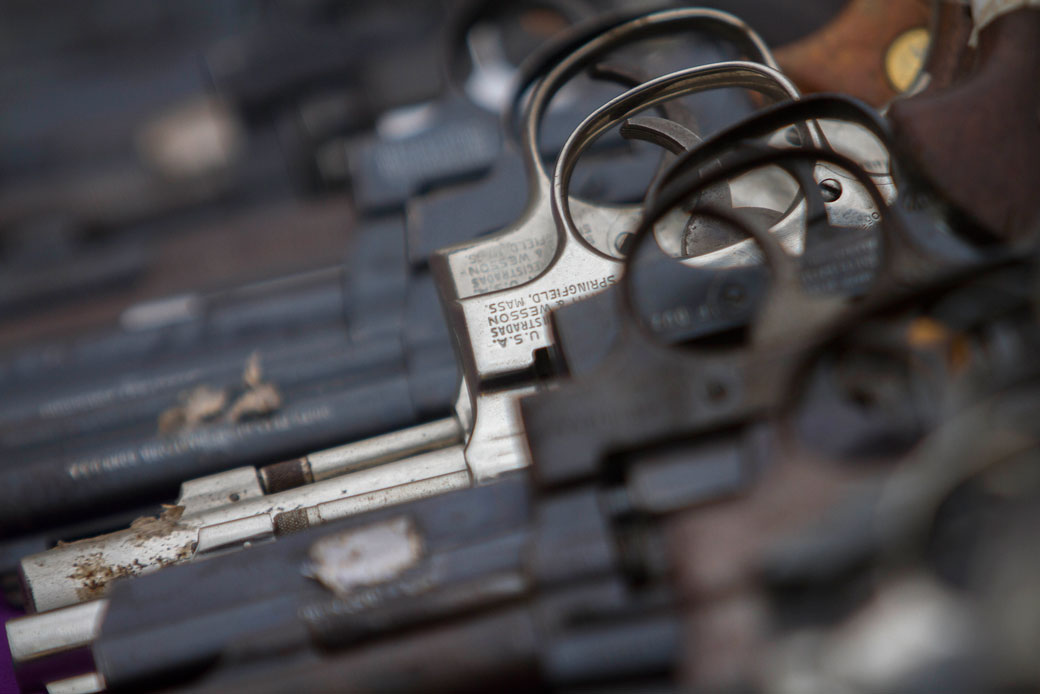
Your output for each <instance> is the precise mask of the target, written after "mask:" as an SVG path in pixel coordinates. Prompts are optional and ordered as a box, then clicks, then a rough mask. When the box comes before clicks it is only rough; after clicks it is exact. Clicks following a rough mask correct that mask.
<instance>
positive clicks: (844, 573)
mask: <svg viewBox="0 0 1040 694" xmlns="http://www.w3.org/2000/svg"><path fill="white" fill-rule="evenodd" d="M853 4H854V5H856V4H857V3H853ZM867 4H871V3H867ZM873 4H874V5H877V4H878V3H873ZM530 5H531V7H533V8H534V10H530V11H529V16H524V17H520V18H519V19H518V18H517V17H518V16H514V17H512V18H511V19H509V21H508V22H505V23H506V24H508V25H511V26H514V28H515V27H516V26H524V27H528V29H530V31H529V33H528V35H527V36H526V38H525V40H527V41H528V42H530V43H532V44H533V43H536V42H534V40H533V39H532V36H535V35H537V34H538V32H539V31H542V32H543V33H544V34H545V35H544V36H540V37H539V40H538V42H537V43H539V44H540V45H537V46H535V45H531V46H528V47H527V50H526V52H527V53H528V54H529V55H528V56H527V58H526V60H524V61H523V62H522V63H521V64H520V67H519V68H514V67H512V65H511V64H510V62H509V61H507V60H506V59H505V58H504V57H503V54H502V52H501V50H500V49H501V45H500V44H501V36H499V35H496V34H494V32H493V31H492V29H491V28H489V27H490V25H489V23H488V22H489V20H487V19H486V17H484V15H482V14H481V13H482V12H483V13H484V14H487V13H488V12H489V10H488V7H493V6H494V4H493V3H468V4H464V8H465V9H464V10H459V11H457V12H456V13H455V14H454V15H453V18H452V22H451V23H450V28H451V31H450V32H449V34H450V38H449V39H445V44H446V45H450V46H459V45H466V46H468V48H469V50H468V53H469V54H468V56H465V60H464V61H462V62H465V63H467V66H465V67H461V68H460V66H459V65H458V64H457V63H458V62H459V59H458V56H457V55H456V54H454V53H452V54H450V55H446V56H442V63H443V64H442V65H441V67H440V68H438V69H441V73H440V74H442V75H447V77H446V78H445V80H444V81H445V85H446V86H445V87H444V88H443V89H442V90H441V91H440V92H439V94H438V95H437V96H436V97H435V98H433V99H432V100H426V101H424V102H423V103H422V105H421V106H415V107H410V108H407V109H403V108H398V109H397V110H396V111H395V112H394V117H393V118H389V119H383V120H382V121H381V127H380V129H378V130H370V131H368V134H367V135H364V136H352V137H349V138H347V137H330V136H328V135H329V134H328V133H325V135H323V136H322V138H317V139H320V140H321V142H322V145H321V146H320V147H316V148H314V149H313V153H314V156H313V157H312V158H311V164H312V166H311V167H310V168H309V169H308V170H309V171H310V172H311V175H313V176H316V177H318V178H320V179H321V180H322V181H323V182H324V183H323V185H333V183H330V181H336V180H338V181H339V182H340V183H341V184H342V183H343V182H344V181H349V185H350V189H351V191H352V195H353V200H354V204H355V206H356V208H357V210H358V215H359V225H358V229H357V232H356V235H355V238H354V239H353V247H352V250H351V253H350V256H349V260H348V261H347V262H346V264H345V265H344V266H342V267H337V268H334V269H332V270H329V271H327V272H324V273H311V274H309V275H306V276H298V277H292V278H288V279H285V280H283V281H280V282H274V283H268V284H263V285H258V286H250V287H245V288H242V289H240V290H234V291H227V292H223V293H220V294H214V295H207V296H194V297H192V298H191V300H190V301H185V300H181V301H179V302H178V301H171V302H154V303H152V304H149V305H147V306H142V307H138V308H137V309H135V311H136V313H134V314H133V315H132V318H134V320H135V321H136V322H135V323H134V326H133V329H132V330H130V329H123V330H120V331H116V332H111V333H108V334H104V335H92V336H90V337H89V339H88V338H83V339H80V340H78V341H68V342H65V343H62V344H52V345H47V346H46V347H41V348H38V349H34V350H31V351H26V352H24V353H19V354H8V355H7V356H6V357H5V360H4V363H3V365H2V371H0V379H2V381H3V384H4V385H3V388H4V390H5V393H6V395H7V397H5V398H4V402H3V404H2V405H0V439H2V441H0V444H2V446H3V451H4V458H5V460H4V464H3V467H2V468H0V498H2V500H0V531H2V538H3V541H2V546H0V558H2V566H0V569H2V570H3V572H4V573H5V575H6V576H7V578H8V582H7V584H6V585H7V587H8V592H9V594H10V596H11V598H12V599H14V600H21V601H24V605H25V607H26V609H27V610H28V611H29V612H31V613H32V614H29V615H27V616H24V617H20V618H17V619H14V620H11V621H9V622H8V624H7V635H8V639H9V643H10V646H11V651H12V656H13V659H14V662H15V667H16V671H17V674H18V678H19V682H20V684H21V686H22V687H23V688H24V690H25V691H27V692H29V691H48V692H52V693H54V694H58V693H59V692H65V693H69V692H98V691H106V690H111V691H152V690H163V691H177V692H188V691H190V692H288V691H355V690H358V691H383V690H421V691H434V690H446V691H496V690H499V691H501V690H524V691H527V690H532V689H534V690H538V689H561V690H573V691H579V690H580V691H586V690H596V691H601V690H610V691H614V690H617V691H634V690H639V691H647V690H650V691H658V690H660V691H676V690H683V691H685V690H692V691H761V692H879V691H897V692H934V691H946V692H957V691H963V692H978V691H991V690H1002V691H1003V690H1011V689H1014V690H1018V689H1020V688H1021V689H1032V688H1035V687H1038V686H1040V667H1038V664H1037V660H1036V657H1035V654H1036V652H1037V650H1038V648H1040V589H1038V588H1037V586H1038V585H1040V553H1038V552H1037V551H1036V530H1037V528H1040V459H1038V457H1037V456H1038V453H1040V448H1038V443H1040V441H1038V438H1037V435H1038V434H1040V417H1038V416H1037V414H1038V412H1040V408H1038V409H1036V410H1034V409H1033V406H1034V405H1036V406H1040V389H1035V390H1034V388H1033V386H1034V385H1035V384H1034V382H1033V380H1032V379H1033V377H1034V376H1040V365H1038V364H1037V362H1035V361H1033V360H1034V359H1035V355H1036V353H1037V350H1038V349H1040V329H1038V328H1040V326H1038V324H1037V315H1038V314H1037V311H1038V309H1040V265H1038V261H1040V257H1038V256H1037V253H1036V250H1035V246H1034V245H1033V244H1034V242H1035V239H1036V238H1037V235H1038V233H1040V214H1038V212H1040V120H1038V118H1040V90H1038V89H1037V85H1038V84H1040V11H1038V10H1037V9H1036V7H1035V3H1032V2H1019V3H1000V2H987V1H986V0H982V1H981V2H972V3H971V4H970V6H969V5H968V4H967V3H960V2H936V3H934V7H933V8H932V25H931V44H930V45H931V47H930V49H929V51H928V53H927V56H926V58H925V59H924V61H923V66H922V68H921V69H920V71H918V72H917V76H916V78H915V80H914V81H913V83H912V84H911V85H909V86H908V88H907V89H906V91H905V93H904V94H903V95H902V96H900V97H899V98H898V99H895V100H894V101H892V102H891V103H890V104H888V105H887V106H886V109H885V112H884V115H882V114H881V113H879V112H878V111H876V110H875V109H874V108H873V107H871V106H868V105H866V104H865V103H864V102H862V101H859V100H857V99H855V98H851V97H849V96H845V95H841V94H837V93H834V94H831V93H820V94H809V95H804V96H803V95H802V94H801V93H800V91H799V87H798V86H797V85H796V83H795V81H793V80H792V79H791V78H789V77H788V76H786V75H785V73H784V72H783V71H782V70H781V68H780V67H779V65H778V62H777V60H776V59H775V58H774V56H773V54H772V53H771V51H770V49H769V48H768V47H767V45H766V43H765V42H764V41H763V40H762V39H761V38H760V37H759V35H758V34H757V33H756V32H755V31H754V30H753V29H752V28H751V27H749V26H748V25H747V24H745V23H744V22H743V21H741V20H740V19H737V18H736V17H734V16H732V15H730V14H727V13H725V12H721V11H717V10H710V9H700V8H667V9H656V10H651V11H647V10H614V11H610V12H603V13H600V14H595V15H592V16H590V15H588V14H587V12H586V11H585V10H584V9H582V8H580V7H578V6H579V4H578V3H575V4H574V7H571V4H569V3H541V4H540V3H530ZM998 6H1000V7H999V8H998ZM546 13H555V14H552V15H551V16H550V15H547V14H546ZM500 23H501V22H500ZM531 27H534V28H533V29H531ZM550 29H551V31H550ZM488 32H491V34H490V36H491V38H490V39H489V38H488V36H489V34H488ZM421 38H423V37H417V38H416V39H415V45H416V46H417V45H419V43H420V39H421ZM293 47H295V48H296V49H299V48H300V47H299V45H297V44H293V45H292V46H289V45H288V44H287V47H286V48H285V51H289V49H290V48H293ZM240 48H241V47H240ZM311 48H312V53H311V54H310V57H311V58H312V60H311V62H310V63H308V62H307V61H303V62H302V63H301V62H299V61H297V62H295V63H293V64H294V65H303V66H304V67H307V66H310V68H309V69H312V72H314V73H320V71H321V66H322V64H323V63H322V59H323V56H324V53H323V51H324V50H326V48H328V51H329V53H330V55H335V56H336V57H337V59H339V58H342V55H343V54H345V52H349V50H348V49H347V48H343V47H338V48H337V47H336V46H335V45H334V43H332V42H329V46H326V45H325V43H323V42H318V43H315V44H314V45H312V46H311ZM301 50H302V49H301ZM243 51H244V49H242V50H241V51H240V55H239V56H238V60H239V62H238V63H235V62H234V61H231V62H230V63H229V64H231V65H232V67H234V66H236V65H237V66H239V67H241V65H242V64H247V63H248V62H249V60H253V61H255V60H257V58H256V56H251V55H250V54H249V53H248V51H244V52H243ZM275 53H277V51H276V52H275ZM267 57H268V59H269V60H270V64H266V63H264V64H263V65H262V66H261V68H262V69H254V70H253V72H251V73H249V74H251V75H252V78H251V79H252V81H250V79H246V78H245V77H242V78H241V79H239V80H238V81H235V80H234V79H231V78H228V80H229V81H228V83H227V84H230V85H231V86H227V84H225V85H224V88H225V90H226V91H227V92H229V93H231V94H233V95H235V97H236V99H237V102H236V103H237V104H238V108H240V109H242V110H248V108H249V107H250V104H256V103H266V102H267V101H269V100H271V99H274V98H275V97H276V96H277V97H279V98H288V97H286V96H285V94H286V93H287V92H291V90H289V89H287V88H286V87H285V83H289V82H292V80H297V81H299V80H302V78H301V77H299V75H296V74H286V73H285V72H284V71H282V72H279V70H278V69H276V68H277V65H278V61H277V60H274V59H272V58H271V57H270V55H268V56H267ZM325 57H327V56H325ZM247 58H248V60H247ZM229 60H230V59H229ZM329 60H332V59H331V58H329ZM333 62H334V61H333ZM418 62H424V61H418ZM304 67H300V70H303V69H304ZM228 69H229V70H230V69H231V68H228ZM241 69H242V70H243V74H245V68H241ZM415 69H416V70H431V67H430V65H428V64H422V65H417V66H416V68H415ZM507 71H508V72H509V77H510V79H511V80H512V86H513V88H512V91H511V92H509V93H505V92H504V91H503V90H502V89H501V83H500V82H496V75H497V74H498V72H507ZM308 74H310V73H308ZM467 75H468V76H467ZM293 83H295V82H293ZM391 86H392V85H391ZM336 89H342V90H344V91H346V90H347V87H346V86H344V85H337V86H336ZM236 90H237V91H236ZM839 90H840V85H838V89H835V91H839ZM332 91H335V90H332ZM358 93H368V94H369V96H371V93H370V92H363V90H362V91H360V92H358ZM294 98H298V94H297V95H296V96H294ZM373 99H374V97H373ZM326 101H327V100H326ZM391 101H392V100H391ZM399 101H400V102H401V103H405V102H408V99H407V98H406V97H400V99H399ZM322 103H323V104H324V106H323V108H318V106H317V105H315V106H314V108H313V114H312V115H313V118H312V119H311V120H310V121H308V122H314V123H317V122H320V121H321V118H320V115H321V114H322V113H326V114H327V113H328V111H329V109H330V108H332V106H330V105H329V103H326V102H322ZM337 103H339V102H337ZM350 103H352V104H353V107H355V108H357V109H359V110H362V107H363V106H365V104H364V103H360V102H358V101H357V100H356V99H355V100H354V101H352V102H350ZM359 103H360V105H359ZM372 103H375V100H373V101H372ZM379 103H381V104H383V107H384V108H387V107H389V105H391V104H390V101H387V100H384V101H382V102H379ZM340 116H341V117H342V113H340ZM358 118H361V116H360V115H359V116H358ZM315 127H317V126H315ZM315 141H317V140H315ZM337 177H338V178H337ZM84 375H87V376H88V377H85V376H84ZM1030 403H1032V404H1030ZM178 487H179V489H180V492H179V496H178V495H177V488H178Z"/></svg>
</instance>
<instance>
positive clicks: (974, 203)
mask: <svg viewBox="0 0 1040 694" xmlns="http://www.w3.org/2000/svg"><path fill="white" fill-rule="evenodd" d="M888 116H889V119H890V120H891V122H892V125H893V129H894V130H895V133H896V137H897V138H898V139H899V141H900V143H901V144H902V145H903V146H904V147H905V148H906V151H908V152H909V153H910V154H911V155H912V156H913V157H914V159H915V160H916V163H917V165H918V168H919V170H920V173H921V174H922V175H924V176H925V178H927V179H928V180H929V182H930V183H931V184H932V185H933V186H934V187H935V188H936V190H937V191H938V192H939V193H941V194H942V195H944V196H945V197H946V198H947V199H949V200H950V201H953V202H955V204H956V205H957V207H959V208H961V209H962V210H963V211H964V212H966V213H968V214H970V215H971V216H972V217H974V218H975V220H976V221H977V222H978V223H980V224H981V225H982V226H983V228H984V229H985V230H987V231H989V232H990V233H991V234H992V235H993V236H995V237H996V238H997V239H1000V240H1004V241H1014V240H1019V239H1022V238H1024V237H1026V236H1027V235H1029V234H1030V233H1031V232H1033V231H1034V229H1033V228H1032V225H1035V224H1036V223H1037V222H1040V10H1037V9H1021V10H1016V11H1014V12H1009V13H1008V14H1005V15H1003V16H1000V17H998V18H997V19H995V20H993V22H992V23H991V24H989V25H988V26H986V27H985V28H984V30H983V31H982V32H981V33H980V35H979V46H978V51H977V60H976V64H975V69H974V70H973V71H972V72H971V73H970V74H969V75H968V76H967V77H966V78H965V79H963V80H961V81H959V82H957V83H955V84H953V85H951V86H949V87H945V88H940V89H935V90H929V91H927V92H925V93H922V94H919V95H917V96H913V97H909V98H907V99H901V100H898V101H896V102H894V103H893V104H892V105H891V108H890V109H889V113H888Z"/></svg>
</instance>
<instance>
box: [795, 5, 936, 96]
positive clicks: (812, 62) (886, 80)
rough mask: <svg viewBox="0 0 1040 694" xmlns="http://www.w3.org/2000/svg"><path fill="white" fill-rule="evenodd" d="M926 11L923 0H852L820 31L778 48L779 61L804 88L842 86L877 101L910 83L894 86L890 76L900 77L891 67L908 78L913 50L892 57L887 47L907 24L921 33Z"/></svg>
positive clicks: (911, 73)
mask: <svg viewBox="0 0 1040 694" xmlns="http://www.w3.org/2000/svg"><path fill="white" fill-rule="evenodd" d="M929 13H930V8H929V4H928V2H927V0H898V1H895V0H852V2H850V3H849V4H848V5H847V6H846V7H845V8H844V9H843V10H842V11H841V12H840V13H839V14H838V16H837V17H835V18H834V20H833V21H832V22H830V23H829V24H827V25H826V26H824V27H823V28H822V29H820V30H819V31H816V32H814V33H812V34H810V35H809V36H807V37H806V38H804V39H801V40H800V41H796V42H795V43H791V44H788V45H786V46H781V47H780V48H779V49H777V51H776V58H777V62H779V63H780V67H781V68H782V69H783V71H784V73H785V74H787V75H788V76H789V77H791V78H792V79H793V80H794V81H795V83H796V84H797V85H798V86H799V88H801V89H802V91H804V92H823V91H833V92H844V93H846V94H851V95H852V96H855V97H857V98H860V99H863V100H864V101H866V102H868V103H870V104H872V105H874V106H881V105H882V104H885V103H887V102H888V101H890V100H891V99H892V98H893V97H895V96H897V95H898V94H899V93H900V92H901V91H902V90H903V89H905V88H906V87H907V86H909V84H908V83H904V84H899V85H898V87H899V88H898V89H897V88H896V86H894V85H893V81H900V82H901V81H903V80H901V79H898V78H897V75H896V74H893V73H894V72H896V73H903V74H905V73H907V72H909V79H912V78H913V76H914V75H915V74H916V72H917V66H919V64H920V56H919V55H911V54H904V56H903V58H902V59H897V60H896V61H894V63H893V61H892V60H891V58H890V55H889V54H890V48H892V49H893V50H896V46H895V45H894V42H896V41H897V39H900V38H901V37H903V36H904V35H906V34H907V32H909V31H911V30H915V29H916V30H920V31H921V32H922V33H924V32H925V27H926V26H927V24H928V17H929ZM924 35H926V34H924ZM907 63H910V66H907Z"/></svg>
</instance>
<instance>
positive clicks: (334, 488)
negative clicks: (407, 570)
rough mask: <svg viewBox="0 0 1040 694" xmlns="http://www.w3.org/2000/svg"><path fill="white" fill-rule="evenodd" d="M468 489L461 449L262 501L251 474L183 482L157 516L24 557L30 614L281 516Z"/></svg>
mask: <svg viewBox="0 0 1040 694" xmlns="http://www.w3.org/2000/svg"><path fill="white" fill-rule="evenodd" d="M469 484H470V473H469V471H468V469H467V467H466V460H465V458H464V456H463V452H462V449H461V447H459V446H451V447H447V448H443V449H440V450H435V451H432V452H429V453H423V454H420V455H417V456H413V457H411V458H405V459H403V460H399V461H396V462H390V463H386V464H384V465H380V466H376V467H371V468H368V469H364V470H359V471H356V472H352V473H349V474H345V475H342V476H339V477H334V478H332V479H328V480H324V481H320V482H315V483H313V484H308V485H304V486H301V487H298V488H296V489H290V490H287V491H284V492H280V493H276V494H268V495H264V494H263V493H262V490H261V487H260V482H259V480H258V479H257V474H256V470H255V469H254V468H239V469H237V470H231V471H229V472H227V473H221V474H217V475H212V476H210V477H207V478H202V479H199V480H193V481H192V482H191V483H186V484H185V489H184V491H183V493H182V496H181V497H180V498H179V499H178V500H177V503H176V505H174V506H171V507H169V508H167V509H166V511H164V513H163V514H162V515H161V516H159V517H158V518H142V519H139V520H138V521H135V522H134V524H133V525H132V526H131V527H130V528H129V529H127V530H124V531H120V532H116V533H111V534H109V535H104V536H101V537H98V538H95V539H88V540H81V541H79V542H72V543H68V544H65V545H62V546H60V547H56V548H54V549H52V550H49V551H47V552H44V553H42V554H37V555H34V556H30V557H26V558H25V559H24V560H23V561H22V564H21V573H22V576H23V580H24V581H25V585H26V589H27V592H28V594H29V596H30V597H31V599H32V604H33V605H34V606H35V608H36V609H37V610H38V611H46V610H52V609H55V608H57V607H62V606H65V605H71V604H74V603H76V602H81V601H83V600H87V599H91V598H94V597H98V596H100V595H103V594H104V593H105V591H106V590H107V589H108V586H109V584H110V583H111V582H112V581H114V580H116V579H119V578H123V577H126V576H136V575H140V574H142V573H149V572H152V571H156V570H158V569H160V568H162V567H164V566H169V565H171V564H175V563H179V562H184V561H190V560H192V559H194V558H196V557H197V556H199V555H201V554H202V553H204V552H206V551H209V550H211V549H215V548H219V549H228V548H229V547H240V546H241V545H243V544H247V543H255V542H257V541H258V540H262V539H266V538H270V537H273V536H274V534H275V532H276V528H278V527H279V523H280V522H281V523H286V522H287V521H286V519H280V516H282V515H283V514H292V517H293V519H294V520H295V521H296V523H297V524H299V523H303V524H304V525H303V527H306V525H310V524H320V523H324V522H327V521H329V520H331V519H335V518H341V517H343V516H345V515H350V514H353V513H358V512H360V511H362V510H365V509H369V508H373V507H377V506H384V505H388V504H393V503H400V502H401V501H406V500H409V499H416V498H421V497H424V496H428V495H430V494H438V493H442V492H444V491H447V490H450V489H458V488H461V487H465V486H468V485H469Z"/></svg>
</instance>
